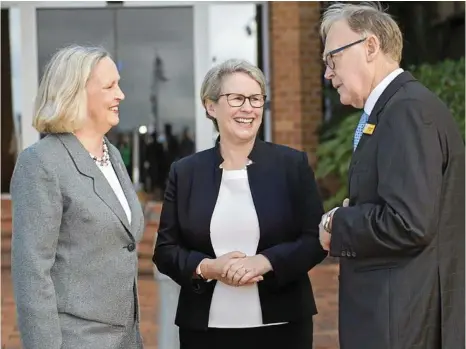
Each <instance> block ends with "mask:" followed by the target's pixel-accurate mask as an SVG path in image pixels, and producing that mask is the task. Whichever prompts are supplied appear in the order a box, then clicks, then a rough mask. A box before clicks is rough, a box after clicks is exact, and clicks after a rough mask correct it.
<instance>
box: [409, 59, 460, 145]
mask: <svg viewBox="0 0 466 349" xmlns="http://www.w3.org/2000/svg"><path fill="white" fill-rule="evenodd" d="M464 63H465V61H464V57H462V58H461V59H459V60H458V61H452V60H446V61H443V62H440V63H437V64H434V65H430V64H422V65H420V66H418V67H412V68H411V69H410V70H411V72H412V73H413V75H414V77H416V79H418V80H419V81H420V82H422V83H423V84H424V85H425V86H426V87H427V88H428V89H429V90H431V91H432V92H434V93H435V94H436V95H437V96H438V97H439V98H440V99H441V100H442V101H443V102H444V103H445V104H446V105H447V106H448V108H449V109H450V111H451V113H452V114H453V117H454V118H455V120H456V122H457V123H458V126H459V128H460V131H461V134H462V135H463V139H464V138H465V137H464V126H465V125H464V117H465V109H464V102H465V101H464V74H465V68H464Z"/></svg>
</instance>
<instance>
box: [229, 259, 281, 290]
mask: <svg viewBox="0 0 466 349" xmlns="http://www.w3.org/2000/svg"><path fill="white" fill-rule="evenodd" d="M271 270H272V265H271V264H270V261H269V260H268V259H267V258H266V257H265V256H263V255H261V254H258V255H255V256H251V257H245V258H242V259H239V260H236V261H235V262H234V263H233V264H231V265H230V266H229V267H228V268H225V269H224V274H223V275H224V278H225V279H226V280H227V282H228V284H229V285H234V286H243V285H246V284H251V283H255V282H258V281H262V280H263V279H264V278H263V276H262V275H264V274H266V273H267V272H269V271H271Z"/></svg>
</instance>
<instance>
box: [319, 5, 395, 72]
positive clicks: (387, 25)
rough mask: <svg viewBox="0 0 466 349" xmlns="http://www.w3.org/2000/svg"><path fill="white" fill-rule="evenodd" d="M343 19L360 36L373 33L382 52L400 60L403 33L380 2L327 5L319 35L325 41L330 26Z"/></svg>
mask: <svg viewBox="0 0 466 349" xmlns="http://www.w3.org/2000/svg"><path fill="white" fill-rule="evenodd" d="M341 20H345V21H346V22H347V23H348V25H349V27H350V28H351V30H353V31H354V32H356V33H358V34H361V36H365V35H369V34H373V35H375V36H376V37H377V38H378V39H379V41H380V48H381V50H382V52H383V53H385V54H386V55H388V56H389V57H391V58H392V59H393V60H394V61H396V62H398V63H399V62H400V61H401V53H402V50H403V35H402V34H401V30H400V28H399V27H398V24H397V23H396V22H395V20H394V19H393V18H392V17H391V16H390V15H389V14H388V13H386V12H385V11H384V10H383V8H382V7H381V5H380V3H373V2H365V3H361V4H351V3H341V2H338V3H334V4H331V5H330V6H329V7H327V8H326V9H325V11H324V14H323V16H322V23H321V26H320V36H321V38H322V40H323V42H325V40H326V38H327V34H328V32H329V31H330V28H331V27H332V25H333V24H334V23H335V22H338V21H341Z"/></svg>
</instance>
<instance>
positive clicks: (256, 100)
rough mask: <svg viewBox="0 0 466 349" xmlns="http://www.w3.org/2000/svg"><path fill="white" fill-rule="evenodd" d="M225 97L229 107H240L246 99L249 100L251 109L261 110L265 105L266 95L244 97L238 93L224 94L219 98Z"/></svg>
mask: <svg viewBox="0 0 466 349" xmlns="http://www.w3.org/2000/svg"><path fill="white" fill-rule="evenodd" d="M222 96H225V97H226V98H227V102H228V104H229V105H230V107H242V106H243V104H244V102H246V99H249V104H251V107H253V108H262V107H263V106H264V103H265V98H266V97H267V96H266V95H251V96H249V97H246V96H244V95H242V94H239V93H224V94H222V95H220V96H218V97H219V98H220V97H222Z"/></svg>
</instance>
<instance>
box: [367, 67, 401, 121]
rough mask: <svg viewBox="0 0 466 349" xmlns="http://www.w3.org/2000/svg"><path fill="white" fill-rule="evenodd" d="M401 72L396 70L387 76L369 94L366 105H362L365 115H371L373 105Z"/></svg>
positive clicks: (399, 69)
mask: <svg viewBox="0 0 466 349" xmlns="http://www.w3.org/2000/svg"><path fill="white" fill-rule="evenodd" d="M402 72H403V69H401V68H398V69H395V70H394V71H392V72H391V73H390V74H388V75H387V76H386V77H385V78H384V79H383V80H382V81H381V82H380V83H379V84H378V85H377V86H376V87H375V88H374V89H373V90H372V92H371V94H370V95H369V97H368V98H367V101H366V104H365V105H364V111H365V112H366V114H367V115H371V113H372V109H374V106H375V103H377V100H378V99H379V97H380V96H381V95H382V93H383V91H385V89H386V88H387V86H388V85H390V83H391V82H392V81H393V80H395V78H396V77H397V76H398V75H400V74H401V73H402Z"/></svg>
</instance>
